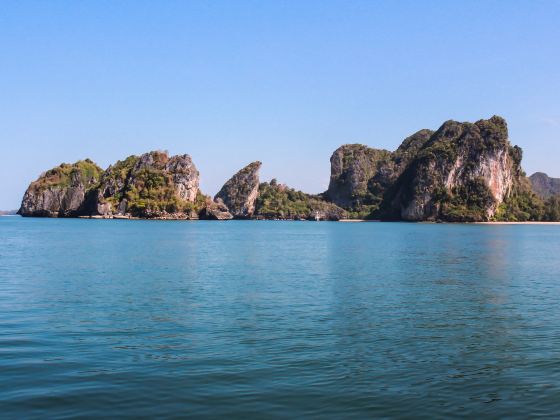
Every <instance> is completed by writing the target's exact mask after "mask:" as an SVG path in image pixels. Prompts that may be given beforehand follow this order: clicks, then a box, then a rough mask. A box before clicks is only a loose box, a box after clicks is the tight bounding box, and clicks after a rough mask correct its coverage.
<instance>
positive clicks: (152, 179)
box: [96, 151, 199, 217]
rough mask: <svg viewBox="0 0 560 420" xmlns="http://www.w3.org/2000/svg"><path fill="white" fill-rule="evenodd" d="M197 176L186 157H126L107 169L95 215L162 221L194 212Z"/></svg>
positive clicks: (99, 190) (160, 154) (145, 154)
mask: <svg viewBox="0 0 560 420" xmlns="http://www.w3.org/2000/svg"><path fill="white" fill-rule="evenodd" d="M198 186H199V173H198V171H197V169H196V167H195V165H194V163H193V161H192V159H191V157H190V156H189V155H180V156H171V157H169V155H168V154H167V153H166V152H159V151H154V152H149V153H144V154H143V155H141V156H129V157H128V158H127V159H125V160H123V161H118V162H117V163H116V164H115V165H112V166H110V167H109V168H108V169H107V170H106V171H105V173H104V174H103V176H102V177H101V182H100V186H99V189H98V194H97V206H96V210H97V213H99V214H101V215H111V214H126V213H129V214H131V215H133V216H137V217H162V216H166V215H167V214H170V213H181V214H183V215H184V216H185V217H189V214H190V213H192V212H194V211H195V210H196V209H195V206H194V204H195V202H196V201H197V197H198V193H199V190H198Z"/></svg>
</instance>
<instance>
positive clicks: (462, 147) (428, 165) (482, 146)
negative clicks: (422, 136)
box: [390, 116, 521, 221]
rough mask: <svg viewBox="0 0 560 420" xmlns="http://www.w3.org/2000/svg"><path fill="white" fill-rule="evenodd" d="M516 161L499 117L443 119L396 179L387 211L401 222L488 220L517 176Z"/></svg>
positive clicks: (518, 156)
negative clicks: (390, 210)
mask: <svg viewBox="0 0 560 420" xmlns="http://www.w3.org/2000/svg"><path fill="white" fill-rule="evenodd" d="M520 161H521V150H520V149H519V148H516V147H512V146H511V145H510V143H509V140H508V131H507V125H506V122H505V120H504V119H503V118H500V117H496V116H494V117H492V118H490V119H489V120H480V121H477V122H476V123H474V124H471V123H458V122H456V121H447V122H446V123H444V124H443V125H442V126H441V127H440V129H439V130H438V131H436V132H435V133H434V134H433V135H432V136H431V137H430V139H429V140H428V141H427V142H426V144H425V145H424V146H423V147H422V148H421V149H420V150H419V151H418V153H417V156H416V157H415V158H414V159H413V160H412V161H411V163H410V164H409V165H408V166H407V168H406V170H405V171H404V172H403V174H402V175H401V177H400V179H399V180H398V181H397V184H398V185H397V187H396V189H395V195H394V197H392V200H391V203H390V204H391V207H392V208H393V210H394V211H395V210H396V211H397V212H398V213H400V214H399V216H400V218H402V219H404V220H448V221H484V220H489V219H491V218H492V217H493V216H494V215H495V214H496V211H497V210H498V206H499V205H500V204H501V203H502V202H503V201H504V200H505V199H506V198H507V197H508V196H509V194H510V193H511V191H512V189H513V186H514V182H515V180H516V179H517V178H518V177H519V176H520V173H521V169H520Z"/></svg>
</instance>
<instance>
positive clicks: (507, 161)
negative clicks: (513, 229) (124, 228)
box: [18, 116, 560, 222]
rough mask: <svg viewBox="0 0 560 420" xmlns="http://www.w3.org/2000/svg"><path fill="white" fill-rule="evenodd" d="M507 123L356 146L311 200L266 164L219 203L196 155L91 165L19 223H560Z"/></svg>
mask: <svg viewBox="0 0 560 420" xmlns="http://www.w3.org/2000/svg"><path fill="white" fill-rule="evenodd" d="M521 159H522V151H521V149H520V148H519V147H518V146H512V145H511V143H510V141H509V138H508V130H507V124H506V122H505V120H504V119H503V118H501V117H497V116H494V117H492V118H490V119H488V120H480V121H477V122H475V123H468V122H464V123H460V122H456V121H447V122H445V123H444V124H443V125H442V126H441V127H440V128H439V129H438V130H436V131H432V130H427V129H423V130H420V131H418V132H416V133H414V134H413V135H411V136H409V137H407V138H406V139H404V141H403V142H402V144H401V145H400V146H399V148H398V149H397V150H396V151H394V152H391V151H388V150H383V149H374V148H370V147H368V146H365V145H361V144H347V145H343V146H341V147H340V148H338V149H337V150H336V151H335V152H334V153H333V155H332V157H331V176H330V183H329V187H328V190H327V191H325V192H324V193H322V194H307V193H304V192H301V191H297V190H294V189H292V188H289V187H288V186H286V185H284V184H280V183H278V182H277V181H276V179H273V180H271V181H270V182H260V180H259V170H260V168H261V162H253V163H250V164H249V165H247V166H246V167H244V168H243V169H241V170H240V171H239V172H237V173H236V174H235V175H233V176H232V177H231V178H230V179H229V180H228V181H227V182H226V183H225V184H224V185H223V187H222V188H221V190H220V191H219V192H218V193H217V194H216V195H215V196H214V197H213V198H212V197H210V196H207V195H205V194H204V193H202V192H201V191H200V188H199V176H200V174H199V172H198V170H197V169H196V166H195V164H194V163H193V161H192V158H191V157H190V156H189V155H178V156H169V155H168V153H166V152H161V151H152V152H148V153H145V154H143V155H141V156H129V157H127V158H126V159H124V160H121V161H118V162H116V163H115V164H113V165H110V166H109V167H108V168H107V169H106V170H103V169H101V168H100V167H99V166H98V165H96V164H95V163H94V162H93V161H91V160H90V159H85V160H81V161H78V162H76V163H73V164H66V163H63V164H61V165H60V166H57V167H56V168H53V169H51V170H49V171H47V172H45V173H44V174H42V175H41V176H40V177H39V178H38V179H37V180H36V181H34V182H32V183H31V184H30V186H29V187H28V189H27V191H26V192H25V194H24V197H23V200H22V204H21V207H20V209H19V211H18V214H20V215H22V216H32V217H80V218H101V219H155V220H199V219H205V220H230V219H257V220H350V219H361V220H367V219H376V220H407V221H446V222H488V221H513V222H518V221H555V220H560V198H559V194H560V180H556V179H553V178H549V177H547V176H546V175H545V174H542V173H537V174H535V175H533V176H532V177H530V178H527V177H526V176H525V173H524V172H523V170H522V168H521Z"/></svg>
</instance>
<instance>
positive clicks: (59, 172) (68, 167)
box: [18, 159, 102, 217]
mask: <svg viewBox="0 0 560 420" xmlns="http://www.w3.org/2000/svg"><path fill="white" fill-rule="evenodd" d="M101 173H102V169H101V168H99V166H97V165H96V164H95V163H94V162H92V161H91V160H89V159H86V160H80V161H78V162H76V163H74V164H67V163H63V164H62V165H60V166H58V167H56V168H53V169H51V170H49V171H47V172H45V173H44V174H43V175H41V176H40V177H39V178H38V179H37V180H36V181H34V182H32V183H31V185H29V187H28V188H27V191H26V192H25V194H24V196H23V200H22V203H21V207H20V209H19V211H18V214H20V215H22V216H39V217H73V216H77V215H79V214H81V213H83V212H85V211H87V207H88V204H89V200H88V198H89V196H90V193H91V192H92V191H94V190H95V188H96V186H97V184H98V182H99V178H100V175H101Z"/></svg>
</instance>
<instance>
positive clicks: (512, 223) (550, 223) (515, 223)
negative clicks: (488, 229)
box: [474, 222, 560, 225]
mask: <svg viewBox="0 0 560 420" xmlns="http://www.w3.org/2000/svg"><path fill="white" fill-rule="evenodd" d="M474 224H475V225H560V222H476V223H474Z"/></svg>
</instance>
